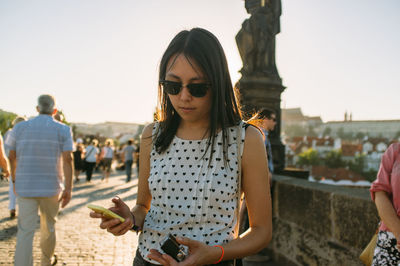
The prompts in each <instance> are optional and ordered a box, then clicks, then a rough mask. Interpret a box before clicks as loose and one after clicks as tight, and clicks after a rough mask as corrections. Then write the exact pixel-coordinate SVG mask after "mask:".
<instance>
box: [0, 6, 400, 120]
mask: <svg viewBox="0 0 400 266" xmlns="http://www.w3.org/2000/svg"><path fill="white" fill-rule="evenodd" d="M282 9H283V10H282V12H283V14H282V16H281V33H280V34H278V36H277V48H276V50H277V55H276V63H277V66H278V70H279V73H280V75H281V77H282V79H283V85H284V86H286V87H287V89H286V90H285V92H284V93H283V94H282V104H281V106H282V107H286V108H292V107H301V108H302V110H303V113H304V114H305V115H309V116H321V117H322V119H323V120H324V121H329V120H342V119H343V114H344V112H345V111H348V112H352V114H353V119H354V120H365V119H400V104H399V103H400V52H399V47H400V34H399V26H400V15H399V13H400V1H398V0H383V1H376V0H351V1H348V0H324V1H321V0H302V1H299V0H282ZM248 17H249V15H248V14H247V13H246V10H245V8H244V1H243V0H201V1H198V0H144V1H138V0H113V1H110V0H107V1H106V0H85V1H82V0H58V1H54V0H35V1H28V0H2V1H0V91H1V96H0V108H1V109H3V110H6V111H11V112H15V113H17V114H19V115H27V116H32V115H35V114H36V113H35V105H36V99H37V97H38V96H39V95H40V94H42V93H51V94H53V95H55V96H56V98H57V103H58V106H59V107H60V109H62V110H63V111H64V113H65V115H66V116H67V119H68V120H69V121H72V122H89V123H97V122H103V121H118V122H138V123H143V122H147V121H151V119H152V113H153V111H154V108H155V105H156V99H157V80H158V76H157V71H158V64H159V61H160V58H161V56H162V54H163V52H164V50H165V49H166V47H167V45H168V43H169V41H170V40H171V39H172V38H173V36H175V35H176V33H178V32H179V31H180V30H182V29H190V28H192V27H196V26H197V27H203V28H206V29H208V30H210V31H211V32H213V33H214V34H215V35H216V36H217V37H218V38H219V40H220V41H221V43H222V46H223V47H224V49H225V52H226V55H227V58H228V63H229V67H230V72H231V76H232V81H233V82H236V81H237V80H238V79H239V78H240V73H238V71H239V70H240V68H241V66H242V65H241V64H242V63H241V59H240V56H239V53H238V51H237V46H236V43H235V35H236V34H237V32H238V31H239V30H240V27H241V24H242V22H243V21H244V20H245V19H246V18H248Z"/></svg>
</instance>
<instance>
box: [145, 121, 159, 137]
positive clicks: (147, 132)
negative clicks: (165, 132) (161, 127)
mask: <svg viewBox="0 0 400 266" xmlns="http://www.w3.org/2000/svg"><path fill="white" fill-rule="evenodd" d="M158 124H159V123H158V122H153V123H150V124H148V125H146V126H145V127H144V128H143V131H142V138H143V139H145V138H151V136H152V135H153V131H154V130H155V129H156V128H157V127H158Z"/></svg>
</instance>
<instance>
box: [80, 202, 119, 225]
mask: <svg viewBox="0 0 400 266" xmlns="http://www.w3.org/2000/svg"><path fill="white" fill-rule="evenodd" d="M87 207H88V208H89V209H91V210H93V211H94V212H97V213H101V214H103V215H104V216H105V217H107V218H110V219H113V218H117V219H119V220H120V221H121V223H123V222H125V219H124V218H122V217H121V216H119V215H118V214H116V213H115V212H112V211H110V210H109V209H106V208H104V207H101V206H98V205H94V204H88V205H87Z"/></svg>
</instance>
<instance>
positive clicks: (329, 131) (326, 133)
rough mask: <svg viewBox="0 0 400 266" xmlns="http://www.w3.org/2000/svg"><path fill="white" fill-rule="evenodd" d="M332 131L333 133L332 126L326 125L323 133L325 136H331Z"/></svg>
mask: <svg viewBox="0 0 400 266" xmlns="http://www.w3.org/2000/svg"><path fill="white" fill-rule="evenodd" d="M331 133H332V128H330V127H326V128H325V129H324V132H323V133H322V135H324V136H330V135H331Z"/></svg>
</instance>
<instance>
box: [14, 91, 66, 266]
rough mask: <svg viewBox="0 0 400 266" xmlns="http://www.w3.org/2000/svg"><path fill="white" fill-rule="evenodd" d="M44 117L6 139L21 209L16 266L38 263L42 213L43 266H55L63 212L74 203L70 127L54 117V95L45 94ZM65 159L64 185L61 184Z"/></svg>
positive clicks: (20, 125) (41, 111) (42, 98)
mask: <svg viewBox="0 0 400 266" xmlns="http://www.w3.org/2000/svg"><path fill="white" fill-rule="evenodd" d="M36 109H37V111H38V112H39V115H38V116H36V117H35V118H32V119H30V120H28V121H24V122H20V123H18V124H17V125H15V127H14V128H13V130H12V131H11V133H10V135H9V136H8V137H7V145H8V146H9V147H10V154H9V159H10V164H11V172H12V179H13V181H14V182H15V190H16V193H17V201H18V206H19V214H18V231H17V246H16V249H15V265H18V266H19V265H21V266H27V265H33V256H32V245H33V236H34V233H35V230H36V226H37V215H38V210H39V209H40V235H41V237H40V247H41V250H42V255H41V264H42V265H51V259H52V257H53V254H54V249H55V245H56V233H55V223H56V216H57V213H58V210H59V202H60V201H61V208H64V207H65V206H66V205H67V204H68V203H69V201H70V200H71V190H72V175H73V158H72V156H73V155H72V148H73V147H72V145H73V143H72V133H71V129H70V128H69V127H68V126H67V125H65V124H63V123H60V122H58V121H56V120H55V119H54V118H53V117H52V115H54V114H55V113H56V111H57V109H56V103H55V99H54V97H53V96H51V95H47V94H46V95H41V96H40V97H39V98H38V106H37V107H36ZM59 160H63V167H64V176H65V183H64V189H63V190H62V186H61V184H60V179H59V175H60V169H58V168H59V166H60V164H59V163H58V162H59Z"/></svg>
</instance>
